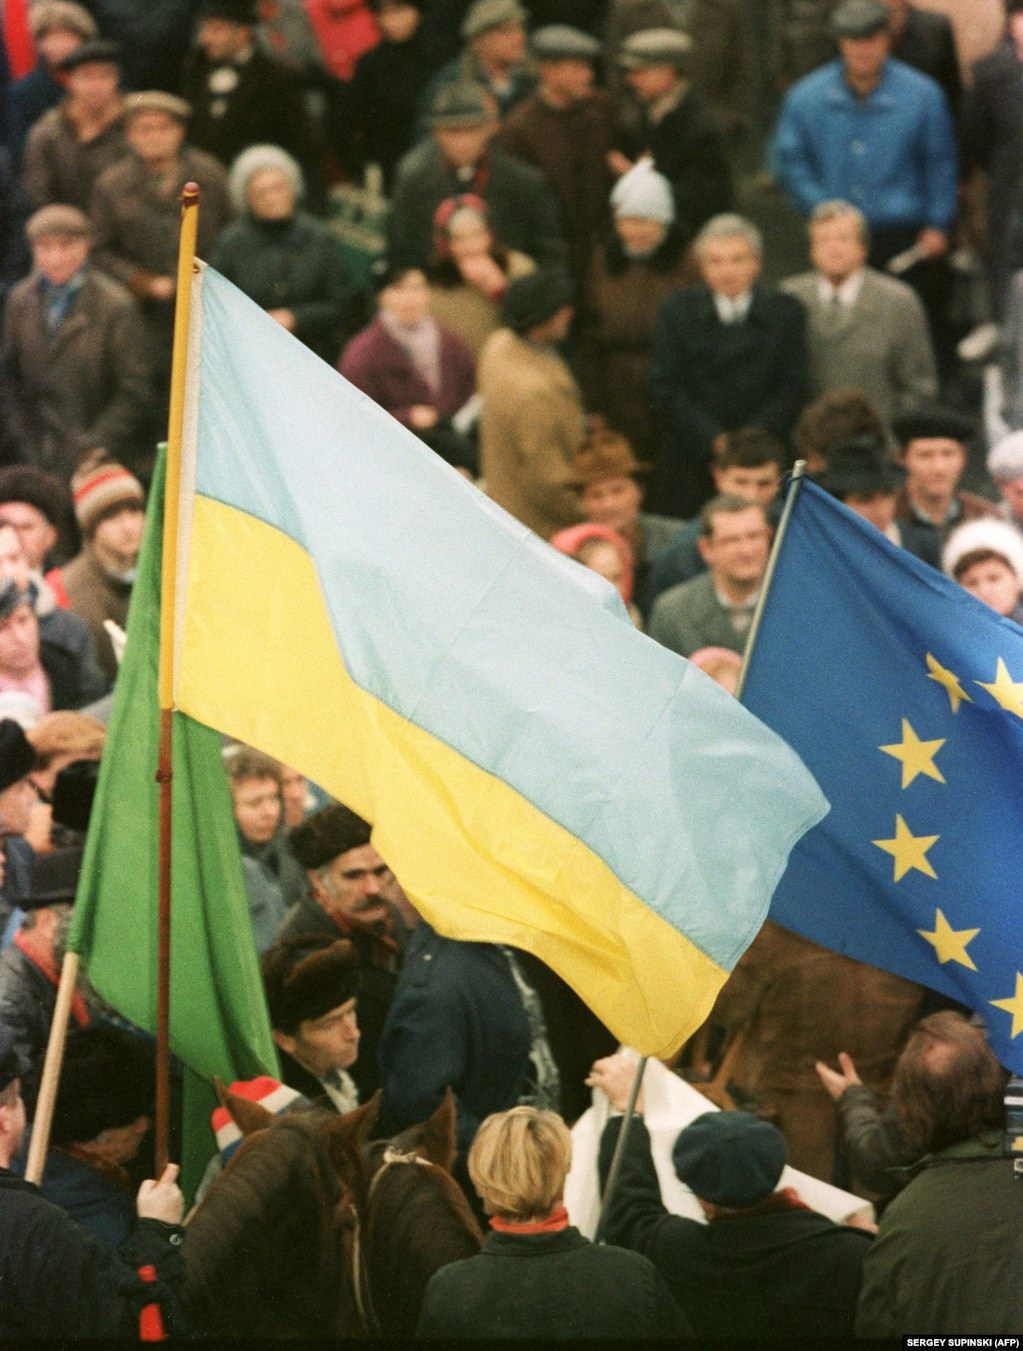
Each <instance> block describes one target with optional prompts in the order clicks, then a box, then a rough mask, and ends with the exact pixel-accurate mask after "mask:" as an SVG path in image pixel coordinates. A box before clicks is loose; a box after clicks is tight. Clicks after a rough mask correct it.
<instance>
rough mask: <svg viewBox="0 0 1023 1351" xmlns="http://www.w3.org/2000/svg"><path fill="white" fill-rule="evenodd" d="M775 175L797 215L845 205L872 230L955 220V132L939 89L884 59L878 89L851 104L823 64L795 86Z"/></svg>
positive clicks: (782, 122) (779, 134)
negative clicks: (835, 202)
mask: <svg viewBox="0 0 1023 1351" xmlns="http://www.w3.org/2000/svg"><path fill="white" fill-rule="evenodd" d="M774 156H775V172H776V174H777V177H778V179H779V181H780V182H781V183H782V184H783V186H784V187H785V188H786V189H787V190H788V191H789V193H790V194H791V196H792V197H793V199H794V200H795V203H796V205H797V206H798V207H799V209H800V210H801V211H802V212H804V213H805V214H807V215H809V213H810V212H811V211H812V210H813V208H814V207H815V206H817V205H818V204H819V203H820V202H825V201H828V200H829V199H830V198H834V197H841V198H845V199H846V200H847V201H849V202H852V203H853V205H854V206H857V207H859V209H860V210H861V211H862V212H863V214H864V215H865V216H866V218H867V220H868V222H869V223H870V225H871V226H872V227H874V228H875V229H892V228H898V227H900V226H903V227H906V226H911V227H915V228H919V229H922V228H923V227H924V226H928V225H929V226H933V227H934V228H935V229H937V230H944V231H946V232H947V231H948V230H949V229H950V228H951V226H952V222H953V221H954V220H955V214H956V194H957V190H958V171H957V156H956V140H955V130H954V128H953V125H952V117H951V114H950V113H949V110H948V103H947V101H946V99H945V95H944V94H943V93H942V91H941V88H940V86H939V85H938V84H937V83H936V82H935V81H934V80H932V79H931V78H930V77H929V76H927V75H921V74H920V72H919V71H916V70H912V69H911V68H910V67H909V66H907V65H904V64H903V62H901V61H896V60H895V59H894V58H891V57H889V59H888V60H887V61H886V63H885V67H884V72H883V74H882V77H881V83H880V84H879V85H878V87H877V88H876V89H875V90H873V91H872V92H871V93H870V94H868V95H867V97H866V98H865V99H859V98H857V97H856V95H855V94H854V93H853V91H852V90H851V89H850V88H849V86H848V85H847V84H846V82H845V78H844V76H843V68H842V62H841V61H840V60H836V61H830V62H829V63H828V64H827V65H826V66H822V67H821V68H820V69H819V70H815V71H814V72H813V73H812V74H810V75H808V76H807V77H806V78H805V79H804V80H800V81H799V83H798V84H797V85H795V86H794V87H793V88H792V89H791V90H790V91H789V93H788V95H787V97H786V99H785V102H784V104H783V105H782V110H781V116H780V117H779V119H778V127H777V131H776V133H775V147H774Z"/></svg>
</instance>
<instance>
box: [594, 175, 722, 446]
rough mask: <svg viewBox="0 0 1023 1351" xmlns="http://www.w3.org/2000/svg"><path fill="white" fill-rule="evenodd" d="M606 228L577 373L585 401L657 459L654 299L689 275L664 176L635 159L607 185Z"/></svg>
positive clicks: (693, 273) (657, 301)
mask: <svg viewBox="0 0 1023 1351" xmlns="http://www.w3.org/2000/svg"><path fill="white" fill-rule="evenodd" d="M610 201H611V214H612V219H613V228H612V230H611V232H610V233H609V235H608V238H607V239H606V240H605V241H604V242H603V243H602V244H600V245H598V247H597V248H596V250H595V251H594V255H593V258H592V260H591V265H590V275H589V283H588V285H587V287H586V299H585V304H584V306H583V311H582V330H581V343H580V372H579V374H580V381H581V383H582V386H583V391H584V393H585V394H586V401H587V406H588V407H589V408H590V409H591V410H592V411H594V412H599V413H602V414H603V415H604V417H605V418H606V419H607V421H608V423H609V424H610V425H611V426H612V427H615V428H617V430H618V431H620V432H622V433H623V435H624V436H625V437H626V439H627V440H628V441H629V443H630V444H631V445H632V448H633V450H634V451H635V452H636V455H637V456H638V457H639V458H640V459H641V460H653V461H656V459H657V449H658V441H657V435H656V432H655V429H654V426H653V423H652V419H651V410H650V393H649V383H650V347H651V344H652V341H653V333H654V322H655V320H656V317H657V311H658V309H659V308H660V305H661V301H662V300H664V299H665V297H666V296H669V295H671V294H672V292H674V291H677V290H678V288H679V287H680V286H683V285H684V284H685V283H687V282H690V281H696V280H697V274H696V271H695V269H694V267H693V265H692V264H691V263H690V262H689V261H688V260H687V251H686V240H685V238H684V236H683V235H682V233H681V232H680V230H679V228H678V225H677V223H676V220H675V200H674V196H673V195H672V191H671V184H670V183H669V182H668V180H667V179H666V178H665V177H664V176H663V175H662V174H659V173H657V171H656V170H655V169H654V167H653V164H652V163H651V162H650V161H649V160H640V162H639V163H638V164H636V165H635V166H634V167H633V168H632V169H630V170H629V172H628V173H626V174H623V175H622V177H621V178H620V179H619V180H618V182H617V183H616V184H615V186H614V188H613V190H612V192H611V199H610Z"/></svg>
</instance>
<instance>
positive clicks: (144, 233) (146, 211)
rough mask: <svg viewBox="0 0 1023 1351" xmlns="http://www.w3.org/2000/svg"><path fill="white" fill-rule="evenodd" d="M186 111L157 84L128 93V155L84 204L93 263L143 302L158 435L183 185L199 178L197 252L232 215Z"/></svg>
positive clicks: (205, 253)
mask: <svg viewBox="0 0 1023 1351" xmlns="http://www.w3.org/2000/svg"><path fill="white" fill-rule="evenodd" d="M190 115H191V109H190V108H189V105H188V104H187V103H186V102H185V100H184V99H180V98H178V97H177V96H176V95H175V94H167V93H165V92H164V91H163V90H160V89H153V90H146V91H143V92H141V93H138V94H130V95H129V96H128V97H127V98H126V99H125V103H124V136H125V140H126V142H127V147H128V153H127V154H126V155H124V156H123V157H122V158H121V160H120V161H119V162H118V163H117V164H114V165H112V166H111V167H110V168H109V169H107V170H106V171H105V172H104V173H102V174H101V175H100V177H99V178H98V179H97V181H96V186H95V187H94V189H93V193H92V200H91V202H90V205H89V214H90V216H91V217H92V219H93V222H94V223H95V226H96V244H95V260H96V266H97V267H100V268H102V269H103V270H104V271H105V272H107V273H109V275H110V276H112V277H115V278H116V279H117V280H118V281H119V282H121V283H122V284H123V285H125V286H127V287H128V289H129V290H130V291H131V293H132V295H134V296H135V297H136V299H137V300H138V302H139V304H140V305H141V307H142V314H143V317H144V319H145V322H146V328H147V330H148V333H149V360H150V363H151V365H152V370H153V386H152V393H151V399H152V402H153V408H152V412H151V417H152V423H153V428H154V431H155V432H156V434H157V436H158V435H159V421H160V411H162V409H163V408H164V407H165V406H166V400H167V397H168V396H167V384H168V376H169V371H170V349H171V340H172V335H173V330H174V292H175V289H176V277H177V260H178V222H179V219H180V215H181V206H180V202H179V198H180V196H181V189H182V188H183V187H184V186H185V184H186V183H188V182H193V183H198V185H199V188H200V191H201V194H202V209H201V210H200V212H199V239H198V253H199V256H200V257H202V258H208V257H209V256H210V253H211V251H212V249H213V245H214V244H215V243H216V240H217V236H218V235H219V234H220V232H221V230H222V229H223V228H224V226H225V225H226V224H227V222H228V221H229V220H230V218H231V203H230V197H229V195H228V190H227V175H226V173H225V171H224V168H223V166H222V165H221V164H220V162H219V161H218V160H216V159H215V158H214V157H213V156H212V155H210V154H207V153H206V152H205V151H203V150H197V149H196V148H195V147H194V146H192V145H189V144H187V143H186V139H185V138H186V133H187V129H188V121H189V117H190ZM158 410H160V411H158ZM163 421H164V422H166V418H165V417H164V419H163ZM157 436H154V438H153V439H154V440H155V439H157ZM107 448H108V449H110V447H107Z"/></svg>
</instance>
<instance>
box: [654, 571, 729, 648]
mask: <svg viewBox="0 0 1023 1351" xmlns="http://www.w3.org/2000/svg"><path fill="white" fill-rule="evenodd" d="M647 632H648V633H649V634H650V637H651V638H655V639H656V640H657V642H659V643H661V644H663V645H664V646H665V647H670V648H671V650H672V651H673V652H677V653H678V654H679V656H682V657H688V656H691V655H692V653H694V652H696V651H697V650H698V649H699V648H701V647H727V648H728V649H729V651H731V652H738V653H740V654H741V652H742V650H743V648H744V647H745V645H746V636H745V634H743V635H741V636H740V635H739V634H738V633H736V631H735V629H734V628H733V627H732V621H731V619H730V618H729V616H728V611H727V610H726V609H725V607H724V606H723V605H722V604H721V602H720V601H719V600H718V598H717V594H716V592H715V590H714V579H713V577H712V576H711V574H710V573H709V572H705V573H703V574H702V575H701V576H699V577H694V578H693V580H692V581H691V582H681V583H680V584H679V585H678V586H672V587H669V588H668V590H667V591H665V592H664V593H663V594H662V595H660V596H658V598H657V601H656V602H655V604H654V608H653V610H652V611H651V614H650V622H649V623H648V625H647Z"/></svg>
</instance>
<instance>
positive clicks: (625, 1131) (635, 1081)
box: [593, 1055, 648, 1243]
mask: <svg viewBox="0 0 1023 1351" xmlns="http://www.w3.org/2000/svg"><path fill="white" fill-rule="evenodd" d="M647 1059H648V1057H647V1056H645V1055H643V1056H640V1058H639V1061H638V1063H637V1065H636V1073H635V1074H634V1075H633V1077H632V1091H631V1092H630V1094H629V1104H628V1106H627V1107H626V1109H625V1116H624V1117H623V1118H622V1128H621V1130H620V1131H619V1132H618V1139H617V1141H616V1142H615V1152H614V1154H613V1155H612V1156H611V1167H610V1168H609V1169H608V1174H607V1186H606V1187H605V1188H604V1195H603V1196H602V1197H601V1198H600V1218H599V1219H598V1220H597V1231H596V1233H595V1234H594V1235H593V1241H594V1243H602V1242H603V1241H604V1231H605V1230H606V1229H607V1217H608V1213H609V1211H610V1208H611V1197H612V1195H613V1193H614V1189H615V1187H616V1186H617V1183H618V1174H619V1173H620V1172H621V1169H622V1159H623V1158H624V1157H625V1142H626V1140H628V1138H629V1131H630V1130H631V1129H632V1119H633V1117H634V1116H635V1115H636V1103H637V1102H638V1101H639V1090H640V1089H641V1088H642V1087H643V1071H644V1070H645V1069H646V1062H647Z"/></svg>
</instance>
